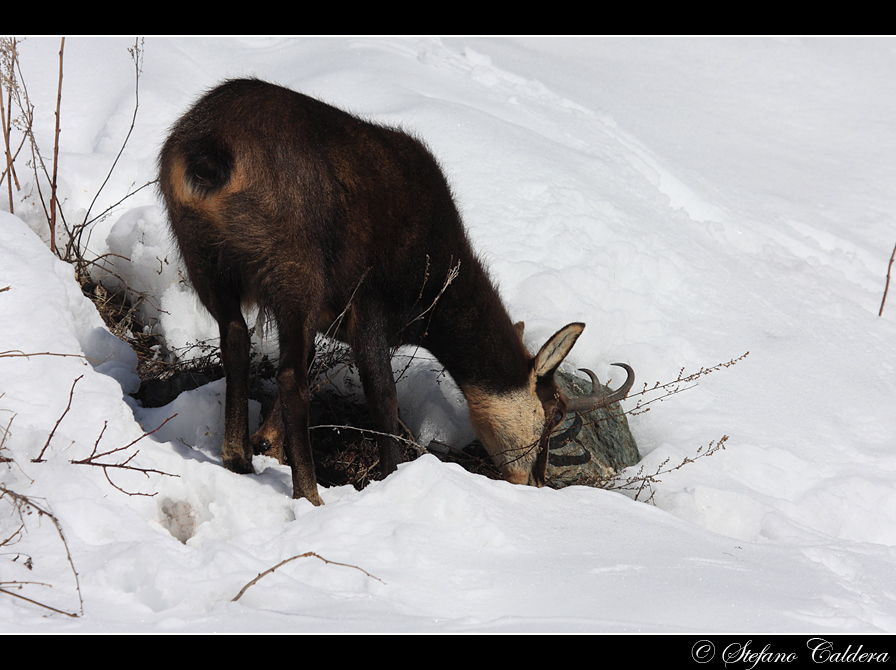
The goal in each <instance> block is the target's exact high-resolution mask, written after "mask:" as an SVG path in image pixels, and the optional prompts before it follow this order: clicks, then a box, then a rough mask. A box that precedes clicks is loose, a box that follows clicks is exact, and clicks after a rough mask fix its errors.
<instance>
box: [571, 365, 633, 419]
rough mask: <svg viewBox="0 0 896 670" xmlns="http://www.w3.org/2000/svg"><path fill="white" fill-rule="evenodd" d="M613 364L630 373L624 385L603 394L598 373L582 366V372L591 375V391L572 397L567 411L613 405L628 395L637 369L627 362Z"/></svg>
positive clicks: (581, 410)
mask: <svg viewBox="0 0 896 670" xmlns="http://www.w3.org/2000/svg"><path fill="white" fill-rule="evenodd" d="M613 365H615V366H616V367H620V368H622V369H624V370H625V372H626V374H627V375H628V377H627V378H626V380H625V383H624V384H623V385H622V386H620V387H619V388H618V389H617V390H615V391H613V392H612V393H608V394H607V395H603V394H601V392H600V382H599V381H598V380H597V375H596V374H594V373H593V372H591V370H587V369H586V368H580V369H581V371H582V372H584V373H585V374H587V375H588V376H589V377H591V384H592V389H591V393H589V394H588V395H586V396H582V397H580V398H570V399H569V402H568V403H567V404H566V411H567V412H576V413H578V412H590V411H591V410H595V409H599V408H601V407H606V406H607V405H612V404H613V403H614V402H619V401H620V400H622V399H623V398H624V397H625V396H626V395H628V392H629V389H631V387H632V384H634V383H635V371H634V370H632V368H631V366H629V365H627V364H625V363H613Z"/></svg>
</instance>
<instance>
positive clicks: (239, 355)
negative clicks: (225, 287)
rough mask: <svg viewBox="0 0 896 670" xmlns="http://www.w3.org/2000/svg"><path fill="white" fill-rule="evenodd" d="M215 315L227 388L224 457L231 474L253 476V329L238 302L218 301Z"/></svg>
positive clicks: (224, 299)
mask: <svg viewBox="0 0 896 670" xmlns="http://www.w3.org/2000/svg"><path fill="white" fill-rule="evenodd" d="M213 314H214V315H215V318H216V319H217V321H218V329H219V332H220V335H221V362H222V364H223V366H224V376H225V381H226V384H227V388H226V392H225V396H224V444H223V445H222V447H221V457H222V459H223V461H224V466H225V467H226V468H227V469H228V470H231V471H233V472H238V473H241V474H250V473H253V472H254V469H253V467H252V446H251V444H250V443H249V395H248V386H249V329H248V328H247V327H246V321H245V319H243V315H242V312H241V311H240V303H239V299H238V298H227V297H224V298H221V297H219V298H217V299H216V300H215V304H214V306H213Z"/></svg>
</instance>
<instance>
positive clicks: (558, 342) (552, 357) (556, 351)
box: [533, 323, 585, 377]
mask: <svg viewBox="0 0 896 670" xmlns="http://www.w3.org/2000/svg"><path fill="white" fill-rule="evenodd" d="M583 330H585V324H584V323H571V324H569V325H568V326H564V327H563V328H561V329H560V330H558V331H557V332H556V333H554V335H553V336H552V337H551V339H549V340H548V341H547V342H546V343H545V345H544V346H543V347H542V348H541V351H539V352H538V355H537V356H536V357H535V361H534V365H533V369H534V370H535V374H536V375H537V376H538V377H544V376H553V374H554V372H555V371H556V370H557V368H558V367H559V366H560V363H562V362H563V359H564V358H566V355H567V354H568V353H569V350H570V349H572V345H574V344H575V343H576V340H577V339H579V335H581V334H582V331H583Z"/></svg>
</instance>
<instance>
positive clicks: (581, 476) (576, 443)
mask: <svg viewBox="0 0 896 670" xmlns="http://www.w3.org/2000/svg"><path fill="white" fill-rule="evenodd" d="M555 379H556V381H557V384H558V386H560V388H561V389H562V390H563V392H564V393H566V395H568V396H569V397H576V396H583V395H587V394H588V393H590V392H591V381H590V380H589V379H586V378H584V377H578V376H576V375H574V374H571V373H568V372H566V371H564V370H558V371H557V373H556V375H555ZM617 386H618V384H617ZM601 389H603V391H604V393H609V392H610V389H609V388H608V387H606V386H603V385H601ZM640 460H641V454H640V453H639V452H638V445H637V444H636V442H635V438H634V437H633V436H632V433H631V430H630V429H629V426H628V419H626V417H625V414H624V413H623V409H622V406H621V405H620V404H619V403H614V404H612V405H610V406H609V407H605V408H601V409H596V410H594V411H592V412H588V413H587V414H575V415H567V417H566V418H565V419H564V421H563V423H561V424H560V426H559V428H558V429H557V430H556V431H555V433H554V435H552V436H551V440H550V447H549V452H548V467H547V473H546V482H547V485H548V486H550V487H551V488H555V489H560V488H563V487H565V486H572V485H574V484H577V485H582V486H597V487H600V486H601V485H602V484H603V483H605V482H606V481H607V480H609V479H612V478H613V476H614V475H615V474H616V473H617V472H619V470H622V469H623V468H627V467H629V466H632V465H635V464H636V463H638V462H639V461H640Z"/></svg>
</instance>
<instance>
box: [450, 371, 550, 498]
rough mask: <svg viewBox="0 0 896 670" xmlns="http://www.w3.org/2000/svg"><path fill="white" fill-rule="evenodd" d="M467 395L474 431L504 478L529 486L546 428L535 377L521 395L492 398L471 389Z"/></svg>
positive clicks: (494, 396) (522, 390)
mask: <svg viewBox="0 0 896 670" xmlns="http://www.w3.org/2000/svg"><path fill="white" fill-rule="evenodd" d="M464 395H465V396H466V398H467V405H468V406H469V408H470V421H471V422H472V424H473V428H475V429H476V434H477V435H479V439H481V440H482V444H483V446H484V447H485V449H486V451H488V453H489V455H490V456H491V457H492V461H494V463H495V465H497V466H498V467H499V468H500V470H501V473H502V475H503V476H504V477H505V479H507V480H509V481H511V482H514V483H517V484H526V483H528V481H529V474H530V473H531V471H532V465H533V464H534V463H535V459H536V457H537V456H538V442H539V440H540V439H541V435H542V432H543V431H544V425H545V416H544V407H542V404H541V401H540V400H539V399H538V396H537V395H536V394H535V378H534V376H533V378H532V382H531V384H530V387H529V388H526V389H520V390H519V391H514V392H511V393H506V394H488V393H485V392H483V391H481V390H479V389H467V390H465V393H464Z"/></svg>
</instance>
